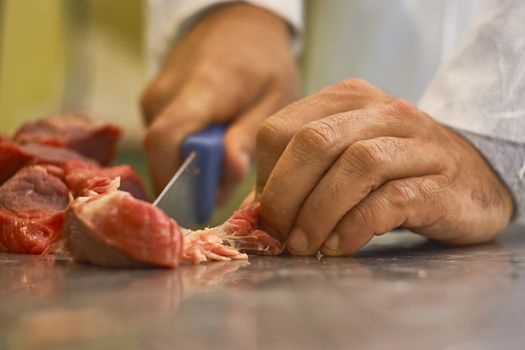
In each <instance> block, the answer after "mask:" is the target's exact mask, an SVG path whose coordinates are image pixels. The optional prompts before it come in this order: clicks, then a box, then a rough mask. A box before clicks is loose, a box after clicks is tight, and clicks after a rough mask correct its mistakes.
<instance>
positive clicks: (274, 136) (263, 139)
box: [256, 116, 291, 148]
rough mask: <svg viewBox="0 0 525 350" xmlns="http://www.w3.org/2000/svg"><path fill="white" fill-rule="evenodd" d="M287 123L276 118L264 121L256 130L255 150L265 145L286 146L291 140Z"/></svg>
mask: <svg viewBox="0 0 525 350" xmlns="http://www.w3.org/2000/svg"><path fill="white" fill-rule="evenodd" d="M290 134H291V133H290V132H289V127H288V123H287V122H286V120H284V119H282V118H281V117H278V116H272V117H270V118H268V119H266V120H265V121H264V122H263V123H262V124H261V125H260V126H259V129H258V130H257V136H256V144H257V148H261V147H265V146H267V145H286V144H287V143H288V142H289V141H290V139H291V135H290Z"/></svg>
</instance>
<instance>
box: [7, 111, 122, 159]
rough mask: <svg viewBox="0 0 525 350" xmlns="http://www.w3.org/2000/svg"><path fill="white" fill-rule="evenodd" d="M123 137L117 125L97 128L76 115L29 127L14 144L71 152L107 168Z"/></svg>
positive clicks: (27, 126)
mask: <svg viewBox="0 0 525 350" xmlns="http://www.w3.org/2000/svg"><path fill="white" fill-rule="evenodd" d="M120 135H121V130H120V128H119V127H117V126H115V125H112V124H104V125H97V124H96V123H95V122H93V120H91V119H90V118H89V117H87V116H85V115H82V114H78V113H72V114H67V115H62V116H52V117H49V118H45V119H39V120H36V121H32V122H29V123H26V124H24V125H23V126H22V127H20V128H19V129H18V131H17V132H16V134H15V137H14V141H15V142H17V143H20V144H27V143H40V144H44V145H49V146H54V147H62V148H68V149H71V150H73V151H75V152H77V153H80V154H82V155H83V156H84V157H86V158H90V159H93V160H96V161H97V162H98V163H100V164H102V165H107V164H109V163H110V162H111V161H112V160H113V157H114V156H115V153H116V149H117V148H116V147H117V141H118V140H119V138H120Z"/></svg>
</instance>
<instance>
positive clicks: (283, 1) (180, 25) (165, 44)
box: [145, 0, 303, 74]
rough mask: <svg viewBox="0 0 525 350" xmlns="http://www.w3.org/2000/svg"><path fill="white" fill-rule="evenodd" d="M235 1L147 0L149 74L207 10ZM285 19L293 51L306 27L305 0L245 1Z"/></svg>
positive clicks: (234, 0) (147, 58) (146, 24)
mask: <svg viewBox="0 0 525 350" xmlns="http://www.w3.org/2000/svg"><path fill="white" fill-rule="evenodd" d="M230 2H238V1H236V0H147V2H146V18H145V27H146V40H145V44H146V55H147V57H146V60H147V64H148V69H149V72H150V74H153V73H155V72H156V71H157V70H158V67H159V66H160V64H161V63H162V61H163V60H164V57H165V55H166V53H167V51H168V49H169V48H170V47H171V46H172V45H173V44H174V43H175V42H176V40H177V39H178V38H179V37H180V36H181V34H183V33H184V31H185V30H187V29H188V28H189V27H190V26H191V25H192V24H193V23H194V22H195V21H196V20H197V19H198V18H199V16H200V15H201V14H202V13H203V12H205V11H206V10H208V9H210V8H212V7H213V6H217V5H221V4H225V3H230ZM244 2H246V3H250V4H252V5H254V6H258V7H262V8H265V9H267V10H269V11H271V12H273V13H275V14H276V15H278V16H280V17H281V18H283V19H284V20H285V21H286V22H288V25H289V26H290V28H291V30H292V45H293V48H294V51H295V52H297V51H298V50H299V45H300V34H301V33H302V28H303V18H302V17H303V2H302V0H245V1H244Z"/></svg>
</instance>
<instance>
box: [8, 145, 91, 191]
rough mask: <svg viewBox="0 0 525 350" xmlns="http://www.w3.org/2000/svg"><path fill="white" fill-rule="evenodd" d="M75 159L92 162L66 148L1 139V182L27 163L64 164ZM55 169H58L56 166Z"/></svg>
mask: <svg viewBox="0 0 525 350" xmlns="http://www.w3.org/2000/svg"><path fill="white" fill-rule="evenodd" d="M73 160H77V161H83V162H86V163H89V162H91V161H89V160H88V159H86V158H85V157H83V156H82V155H80V154H78V153H76V152H75V151H72V150H69V149H66V148H57V147H51V146H46V145H41V144H26V145H18V144H16V143H14V142H11V141H8V140H0V184H2V183H3V182H5V181H6V180H7V179H9V178H10V177H11V176H13V175H14V174H15V173H16V172H17V171H18V170H20V169H22V168H23V167H25V166H27V165H31V164H44V165H57V166H63V165H64V164H66V163H67V162H69V161H73ZM55 170H57V169H56V168H55Z"/></svg>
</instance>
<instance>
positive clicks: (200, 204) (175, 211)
mask: <svg viewBox="0 0 525 350" xmlns="http://www.w3.org/2000/svg"><path fill="white" fill-rule="evenodd" d="M224 131H225V126H223V125H213V126H211V127H208V128H206V129H204V130H202V131H199V132H197V133H194V134H191V135H189V136H188V137H187V138H186V139H185V140H184V142H183V144H182V159H184V162H183V164H182V165H181V167H180V168H179V169H178V170H177V172H176V173H175V175H173V177H172V179H171V180H170V182H169V183H168V184H167V185H166V187H165V188H164V189H163V190H162V192H161V193H160V195H159V196H158V197H157V199H156V200H155V202H153V204H154V205H156V206H157V207H159V208H161V209H162V210H163V211H164V212H165V213H166V214H167V215H168V216H170V217H172V218H173V219H175V221H177V223H178V224H179V225H181V226H183V227H192V226H195V225H197V224H203V223H205V222H206V221H208V220H209V218H210V217H211V215H212V214H213V209H214V207H215V201H216V197H217V188H218V185H219V179H220V175H221V170H222V160H223V154H224Z"/></svg>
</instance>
